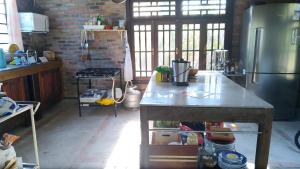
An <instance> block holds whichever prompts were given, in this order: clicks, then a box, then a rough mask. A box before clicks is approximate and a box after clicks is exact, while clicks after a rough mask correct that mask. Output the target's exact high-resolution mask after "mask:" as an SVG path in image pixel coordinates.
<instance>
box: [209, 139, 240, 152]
mask: <svg viewBox="0 0 300 169" xmlns="http://www.w3.org/2000/svg"><path fill="white" fill-rule="evenodd" d="M206 144H207V145H208V146H211V147H213V148H214V152H215V153H216V154H219V153H220V152H223V151H234V150H235V144H234V142H231V143H230V142H227V141H224V142H222V141H210V140H208V139H207V140H206Z"/></svg>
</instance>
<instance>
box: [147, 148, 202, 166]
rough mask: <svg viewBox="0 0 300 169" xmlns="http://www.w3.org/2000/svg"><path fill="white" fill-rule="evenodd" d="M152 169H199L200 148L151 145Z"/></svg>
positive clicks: (150, 159) (150, 163) (150, 162)
mask: <svg viewBox="0 0 300 169" xmlns="http://www.w3.org/2000/svg"><path fill="white" fill-rule="evenodd" d="M149 165H150V168H170V169H171V168H189V169H192V168H197V166H198V146H193V145H149Z"/></svg>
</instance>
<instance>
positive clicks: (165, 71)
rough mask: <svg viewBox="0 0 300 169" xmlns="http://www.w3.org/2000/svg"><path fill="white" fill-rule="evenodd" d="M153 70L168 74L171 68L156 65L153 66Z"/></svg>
mask: <svg viewBox="0 0 300 169" xmlns="http://www.w3.org/2000/svg"><path fill="white" fill-rule="evenodd" d="M155 70H156V71H157V72H158V73H161V74H164V73H166V74H170V73H171V69H170V67H169V66H158V67H156V68H155Z"/></svg>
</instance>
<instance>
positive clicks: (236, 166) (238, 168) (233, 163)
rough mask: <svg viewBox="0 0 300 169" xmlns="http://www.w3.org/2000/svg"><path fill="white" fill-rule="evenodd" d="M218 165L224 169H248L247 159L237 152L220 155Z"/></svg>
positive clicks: (224, 152)
mask: <svg viewBox="0 0 300 169" xmlns="http://www.w3.org/2000/svg"><path fill="white" fill-rule="evenodd" d="M218 165H219V167H220V168H222V169H247V158H246V157H245V156H244V155H242V154H240V153H238V152H235V151H223V152H221V153H219V156H218Z"/></svg>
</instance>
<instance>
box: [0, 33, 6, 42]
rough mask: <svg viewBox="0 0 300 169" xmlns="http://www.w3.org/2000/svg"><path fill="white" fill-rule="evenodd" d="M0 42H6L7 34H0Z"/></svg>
mask: <svg viewBox="0 0 300 169" xmlns="http://www.w3.org/2000/svg"><path fill="white" fill-rule="evenodd" d="M0 43H8V35H7V34H0Z"/></svg>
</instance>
